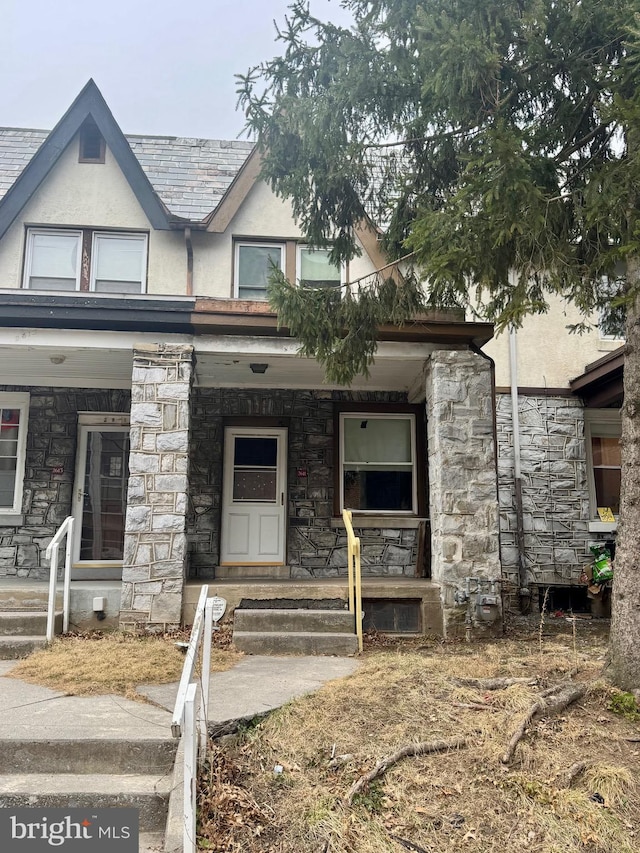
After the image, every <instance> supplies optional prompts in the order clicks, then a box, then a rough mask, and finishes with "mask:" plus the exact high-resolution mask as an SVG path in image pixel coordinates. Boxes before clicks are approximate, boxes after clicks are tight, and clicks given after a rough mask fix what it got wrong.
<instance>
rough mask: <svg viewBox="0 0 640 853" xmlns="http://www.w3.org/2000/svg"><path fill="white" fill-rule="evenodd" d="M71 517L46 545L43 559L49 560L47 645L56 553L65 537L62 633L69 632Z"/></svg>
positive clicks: (51, 627) (53, 618)
mask: <svg viewBox="0 0 640 853" xmlns="http://www.w3.org/2000/svg"><path fill="white" fill-rule="evenodd" d="M73 522H74V519H73V516H72V515H68V516H67V517H66V518H65V520H64V521H63V522H62V524H61V525H60V527H59V528H58V529H57V531H56V533H55V536H54V537H53V539H52V540H51V542H49V544H48V545H47V550H46V551H45V557H46V558H47V560H49V600H48V602H47V643H52V642H53V637H54V634H55V621H56V593H57V588H58V551H59V549H60V543H61V542H62V540H63V539H64V537H65V536H66V537H67V547H66V549H65V559H64V574H63V586H62V633H63V634H66V633H67V631H68V630H69V593H70V591H71V550H72V548H73Z"/></svg>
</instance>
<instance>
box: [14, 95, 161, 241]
mask: <svg viewBox="0 0 640 853" xmlns="http://www.w3.org/2000/svg"><path fill="white" fill-rule="evenodd" d="M88 118H91V119H93V121H94V122H95V124H96V125H97V127H98V129H99V130H100V133H101V134H102V136H103V137H104V140H105V142H106V144H107V146H108V147H109V149H110V151H111V152H112V154H113V156H114V157H115V159H116V162H117V163H118V165H119V166H120V169H121V170H122V172H123V174H124V176H125V177H126V179H127V181H128V182H129V185H130V186H131V189H132V190H133V192H134V193H135V196H136V198H137V199H138V201H139V202H140V206H141V207H142V209H143V210H144V212H145V214H146V215H147V218H148V219H149V222H150V223H151V225H152V226H153V227H154V228H156V229H159V230H168V229H170V228H171V219H172V217H171V214H170V212H169V210H168V209H167V207H166V206H165V205H164V204H163V202H162V201H161V200H160V198H159V197H158V195H157V193H156V192H155V190H154V188H153V187H152V185H151V183H150V181H149V179H148V177H147V176H146V175H145V173H144V171H143V169H142V166H141V165H140V163H139V162H138V160H137V159H136V157H135V155H134V153H133V151H132V150H131V147H130V146H129V143H128V142H127V140H126V138H125V136H124V134H123V133H122V131H121V130H120V128H119V126H118V124H117V122H116V120H115V119H114V117H113V115H112V114H111V110H110V109H109V107H108V106H107V104H106V101H105V100H104V98H103V97H102V95H101V93H100V90H99V89H98V87H97V86H96V84H95V83H94V82H93V80H89V82H88V83H87V85H86V86H85V87H84V89H83V90H82V91H81V92H80V94H79V95H78V97H77V98H76V99H75V101H74V102H73V103H72V104H71V106H70V107H69V109H68V110H67V112H66V113H65V114H64V115H63V116H62V118H61V119H60V121H59V122H58V124H57V125H56V126H55V127H54V129H53V130H52V131H51V133H50V134H49V135H48V136H47V137H46V139H45V140H44V141H43V142H42V144H41V145H40V147H39V148H38V150H37V151H36V152H35V153H34V154H33V156H32V157H31V159H30V160H29V162H28V163H27V165H26V166H25V168H24V169H23V170H22V172H21V173H20V175H19V177H18V178H17V180H16V181H15V183H13V185H12V186H11V187H10V188H9V190H8V191H7V192H6V194H5V196H4V198H3V199H2V201H0V237H2V236H4V234H5V233H6V231H7V229H8V228H9V226H10V225H11V223H12V222H13V221H14V219H15V218H16V217H17V216H18V215H19V213H20V211H21V210H22V209H23V208H24V206H25V205H26V204H27V202H28V201H29V199H30V198H31V197H32V195H33V194H34V192H35V191H36V190H37V189H38V187H39V186H40V184H41V183H42V182H43V181H44V179H45V178H46V177H47V175H48V174H49V172H50V171H51V169H52V168H53V167H54V166H55V164H56V163H57V162H58V160H59V158H60V156H61V155H62V153H63V151H65V149H66V148H67V146H68V145H69V143H70V142H71V140H72V139H73V138H74V136H75V135H76V134H77V133H78V131H79V130H80V128H81V127H82V125H83V123H84V122H85V121H86V119H88ZM36 140H37V137H35V136H32V137H31V139H30V143H31V144H34V143H35V141H36ZM12 165H13V166H14V167H15V163H14V164H12Z"/></svg>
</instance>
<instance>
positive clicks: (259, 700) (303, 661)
mask: <svg viewBox="0 0 640 853" xmlns="http://www.w3.org/2000/svg"><path fill="white" fill-rule="evenodd" d="M15 664H16V661H0V742H2V741H16V742H20V741H23V742H29V743H33V742H37V741H48V742H51V741H70V742H74V743H77V742H79V743H80V744H81V743H82V741H83V740H86V741H87V742H89V741H96V740H102V739H104V740H105V741H117V740H119V739H122V740H123V741H144V740H147V739H148V740H149V741H152V740H156V739H158V738H166V737H169V736H170V733H171V712H172V710H173V705H174V702H175V697H176V693H177V688H178V685H177V683H175V684H166V685H160V686H159V685H142V686H140V687H139V688H138V692H140V693H141V694H142V695H143V696H145V697H146V698H147V699H148V700H149V702H151V703H153V704H148V703H147V704H144V703H142V702H134V701H131V700H129V699H125V698H123V697H121V696H66V695H64V694H63V693H60V692H57V691H55V690H50V689H49V688H47V687H40V686H38V685H34V684H28V683H27V682H25V681H21V680H19V679H16V678H10V677H6V676H7V675H8V674H9V673H10V671H11V669H12V668H13V666H15ZM357 667H358V661H357V660H355V659H354V658H342V657H263V656H249V657H246V658H243V659H242V660H241V661H240V662H239V663H238V664H236V665H235V666H234V667H233V668H232V669H230V670H228V671H227V672H220V673H214V674H213V675H212V676H211V681H210V692H209V696H210V702H209V719H210V729H212V730H213V732H214V733H215V734H223V733H225V732H228V731H233V730H234V729H235V727H236V726H237V724H238V722H239V721H242V720H250V719H253V718H254V717H257V716H263V715H265V714H267V713H268V712H269V711H272V710H274V709H275V708H278V707H280V706H281V705H284V704H286V703H287V702H290V701H291V700H292V699H295V698H296V697H298V696H303V695H305V694H307V693H312V692H313V691H314V690H317V689H318V688H319V687H321V686H322V685H323V684H324V683H326V682H328V681H332V680H333V679H336V678H341V677H343V676H346V675H350V674H351V673H352V672H354V671H355V670H356V669H357ZM16 746H17V743H16ZM32 772H36V773H37V772H38V770H37V768H36V767H33V771H32ZM162 844H163V838H162V835H160V834H158V833H147V834H141V836H140V853H155V851H158V850H161V849H162Z"/></svg>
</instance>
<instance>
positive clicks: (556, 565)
mask: <svg viewBox="0 0 640 853" xmlns="http://www.w3.org/2000/svg"><path fill="white" fill-rule="evenodd" d="M579 320H580V317H579V316H578V312H577V311H576V310H575V309H572V307H571V306H567V305H566V304H564V303H561V302H560V301H559V300H557V301H554V302H552V304H551V310H550V311H549V313H548V314H545V315H541V316H534V317H529V318H528V319H527V321H526V323H525V324H524V326H523V328H522V329H520V330H518V331H517V332H515V333H511V335H510V334H509V333H508V332H505V333H504V334H502V335H499V336H497V337H496V338H494V339H493V340H492V341H491V342H490V343H488V344H487V346H485V348H484V349H485V351H486V352H487V353H488V354H489V355H491V356H492V357H493V358H494V359H495V361H496V412H497V434H498V474H499V488H500V527H501V561H502V571H503V576H504V578H505V579H507V580H508V581H509V582H510V583H509V584H508V586H509V588H510V589H512V590H516V589H517V588H518V587H520V588H523V587H524V588H528V589H529V590H530V592H531V593H532V594H533V597H534V602H533V603H534V606H537V604H538V602H539V601H541V600H542V598H543V596H544V591H545V589H546V588H547V587H548V586H550V587H551V601H550V603H551V604H552V605H555V606H556V607H561V608H562V607H565V608H566V607H569V606H572V605H577V606H580V604H582V605H584V603H585V599H584V597H585V593H586V590H585V587H584V586H583V585H579V577H580V574H581V572H582V570H583V568H584V567H585V565H587V564H588V563H590V562H592V560H593V556H592V554H591V552H590V551H589V546H590V545H591V544H594V543H607V542H608V543H609V544H610V545H611V544H613V543H614V542H615V532H616V527H617V515H618V512H619V503H620V453H621V448H620V444H619V440H620V406H621V403H622V370H623V361H624V356H623V350H622V348H621V347H622V344H623V341H622V340H621V339H616V338H612V337H610V336H607V335H601V334H600V332H599V330H598V328H597V324H596V325H594V327H593V328H592V329H591V331H589V332H588V333H586V334H583V335H577V334H570V333H569V331H568V326H569V325H570V324H574V323H577V322H578V321H579ZM512 384H514V385H516V386H517V389H518V392H517V401H518V402H517V408H516V409H515V417H514V395H513V394H512ZM514 422H515V426H516V428H515V430H514ZM514 436H517V437H518V440H515V439H514ZM516 456H518V457H519V466H518V467H519V470H520V478H519V479H520V483H519V488H518V487H517V478H516V464H517V463H516ZM599 508H600V509H601V510H604V509H607V508H609V509H610V510H611V511H612V513H613V515H614V518H615V519H616V520H615V521H603V520H601V518H600V514H599V512H598V509H599ZM568 588H573V590H572V594H571V595H569V594H568V592H569V589H568ZM563 591H564V594H563ZM581 599H582V601H581Z"/></svg>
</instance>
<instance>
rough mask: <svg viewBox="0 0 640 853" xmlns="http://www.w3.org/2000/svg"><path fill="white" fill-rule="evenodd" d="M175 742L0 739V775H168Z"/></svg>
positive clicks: (154, 740)
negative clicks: (140, 773)
mask: <svg viewBox="0 0 640 853" xmlns="http://www.w3.org/2000/svg"><path fill="white" fill-rule="evenodd" d="M177 746H178V741H177V740H175V739H174V738H157V739H149V740H136V741H129V740H122V739H117V740H116V739H108V738H100V739H82V740H79V741H76V740H15V739H10V738H6V739H0V774H2V773H36V772H37V773H98V774H104V773H115V774H130V773H137V772H139V771H140V770H142V769H144V771H145V773H150V774H158V775H163V774H165V773H170V772H171V770H172V768H173V764H174V761H175V754H176V749H177Z"/></svg>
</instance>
